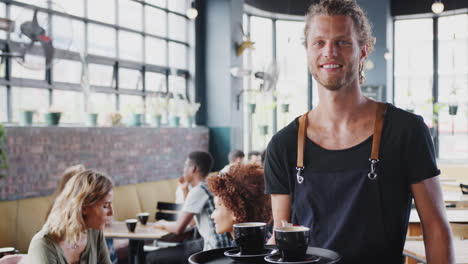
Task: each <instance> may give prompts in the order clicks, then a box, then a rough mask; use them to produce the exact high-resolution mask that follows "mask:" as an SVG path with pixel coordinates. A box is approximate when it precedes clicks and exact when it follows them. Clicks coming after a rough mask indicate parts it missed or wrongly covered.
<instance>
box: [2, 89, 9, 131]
mask: <svg viewBox="0 0 468 264" xmlns="http://www.w3.org/2000/svg"><path fill="white" fill-rule="evenodd" d="M7 119H8V117H7V94H6V87H5V86H0V122H6V121H7Z"/></svg>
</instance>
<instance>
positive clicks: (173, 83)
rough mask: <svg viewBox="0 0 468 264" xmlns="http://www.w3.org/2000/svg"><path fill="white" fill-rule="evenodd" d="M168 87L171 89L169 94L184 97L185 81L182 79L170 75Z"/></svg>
mask: <svg viewBox="0 0 468 264" xmlns="http://www.w3.org/2000/svg"><path fill="white" fill-rule="evenodd" d="M169 87H171V93H172V94H173V95H174V96H176V95H182V96H185V87H186V81H185V78H184V77H180V76H175V75H171V76H169Z"/></svg>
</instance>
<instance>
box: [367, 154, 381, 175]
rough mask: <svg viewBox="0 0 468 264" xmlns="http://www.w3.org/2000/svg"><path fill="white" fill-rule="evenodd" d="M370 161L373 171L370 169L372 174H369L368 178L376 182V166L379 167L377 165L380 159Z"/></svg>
mask: <svg viewBox="0 0 468 264" xmlns="http://www.w3.org/2000/svg"><path fill="white" fill-rule="evenodd" d="M369 161H370V162H371V169H370V172H369V174H367V178H369V180H375V178H377V172H376V169H375V168H376V166H377V163H378V162H379V160H378V159H369Z"/></svg>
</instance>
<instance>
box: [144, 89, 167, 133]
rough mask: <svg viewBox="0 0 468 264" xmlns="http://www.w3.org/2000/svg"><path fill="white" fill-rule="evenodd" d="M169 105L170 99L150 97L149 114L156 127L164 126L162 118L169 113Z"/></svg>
mask: <svg viewBox="0 0 468 264" xmlns="http://www.w3.org/2000/svg"><path fill="white" fill-rule="evenodd" d="M168 105H169V98H168V97H163V96H157V95H150V97H149V109H148V110H149V111H148V112H149V114H150V115H151V120H152V121H153V124H154V126H155V127H160V126H161V124H162V116H163V114H164V113H166V112H167V109H168Z"/></svg>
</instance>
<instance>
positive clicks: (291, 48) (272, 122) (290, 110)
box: [242, 15, 309, 151]
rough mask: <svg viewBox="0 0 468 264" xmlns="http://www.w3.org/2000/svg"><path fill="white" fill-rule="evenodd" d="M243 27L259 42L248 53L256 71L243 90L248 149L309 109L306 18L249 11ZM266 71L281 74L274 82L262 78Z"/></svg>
mask: <svg viewBox="0 0 468 264" xmlns="http://www.w3.org/2000/svg"><path fill="white" fill-rule="evenodd" d="M243 29H244V32H246V34H249V35H250V36H251V40H252V41H253V42H255V49H254V50H247V51H246V52H245V53H244V54H245V55H244V67H245V68H246V69H251V70H252V72H253V74H252V75H251V76H250V77H249V78H246V81H245V82H244V89H245V90H246V92H244V93H243V94H242V96H243V102H244V106H243V107H244V113H245V114H244V120H245V121H244V139H245V140H244V149H245V150H247V151H250V150H258V151H262V150H264V149H265V148H266V145H267V144H268V142H269V140H270V139H271V137H272V135H273V134H274V133H276V132H277V131H278V130H280V129H281V128H283V127H284V126H286V125H287V124H289V123H290V122H291V121H292V120H293V119H294V118H295V117H297V116H299V115H301V114H303V113H304V112H306V111H307V109H308V102H307V100H308V99H307V98H308V87H309V85H308V79H307V78H308V77H307V76H308V70H307V61H306V52H305V48H304V46H303V45H302V39H303V29H304V22H303V21H294V20H277V19H270V18H264V17H258V16H254V15H246V16H244V26H243ZM262 72H264V73H266V75H268V76H270V75H271V74H273V76H274V77H277V81H276V85H275V86H270V80H271V79H270V78H269V77H267V78H266V79H267V80H266V82H265V81H264V80H262V79H261V78H258V76H259V74H258V73H262ZM256 75H257V77H256ZM253 104H255V112H254V113H252V109H251V105H253Z"/></svg>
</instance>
